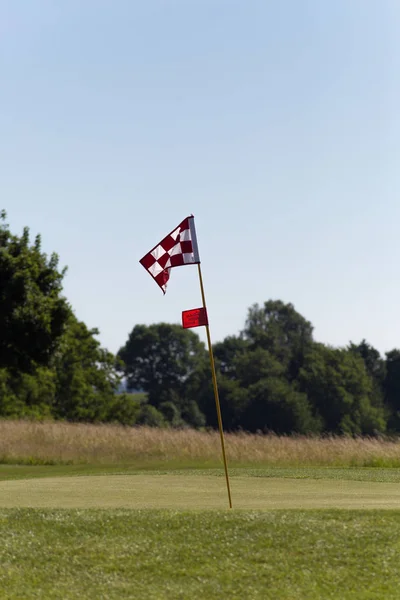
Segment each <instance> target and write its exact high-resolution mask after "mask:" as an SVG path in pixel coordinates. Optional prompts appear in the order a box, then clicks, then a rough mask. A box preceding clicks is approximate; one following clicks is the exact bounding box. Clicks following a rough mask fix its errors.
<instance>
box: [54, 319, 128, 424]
mask: <svg viewBox="0 0 400 600" xmlns="http://www.w3.org/2000/svg"><path fill="white" fill-rule="evenodd" d="M97 334H98V330H97V329H88V328H87V327H86V325H85V324H84V323H82V322H81V321H78V319H77V318H76V317H75V316H74V315H70V318H69V320H68V324H67V327H66V330H65V332H64V334H63V336H62V339H61V340H60V343H59V346H58V348H57V351H56V352H55V354H54V356H53V361H52V366H53V368H54V370H55V373H56V391H55V401H54V414H55V415H56V416H57V417H58V418H63V419H68V420H71V421H108V420H110V418H111V420H115V416H116V406H115V400H114V396H115V393H116V391H117V388H118V385H119V382H120V375H119V373H118V372H117V366H118V364H117V361H116V359H115V357H114V356H113V355H112V354H111V353H110V352H108V351H107V350H105V349H104V348H101V346H100V342H99V341H98V340H97V339H96V338H95V336H96V335H97ZM120 401H121V399H120ZM135 410H136V407H135V406H133V407H132V411H133V414H135ZM110 414H111V415H112V417H110ZM128 420H132V415H129V416H128Z"/></svg>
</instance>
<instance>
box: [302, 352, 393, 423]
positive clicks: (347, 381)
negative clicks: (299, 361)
mask: <svg viewBox="0 0 400 600" xmlns="http://www.w3.org/2000/svg"><path fill="white" fill-rule="evenodd" d="M299 383H300V389H301V391H303V392H304V393H305V394H306V395H307V397H308V401H309V402H310V404H311V406H312V409H313V412H314V414H315V415H316V416H317V417H318V418H320V419H321V420H322V424H323V430H324V431H330V432H334V433H347V434H372V433H374V431H383V430H384V429H385V418H384V411H383V408H382V407H381V406H379V405H375V404H374V393H373V391H374V390H373V381H372V378H371V377H370V376H369V374H368V372H367V370H366V368H365V364H364V361H363V359H362V358H361V357H360V356H359V355H357V354H356V353H354V352H352V351H351V350H347V349H336V348H329V347H327V346H324V345H323V344H314V346H313V348H312V349H311V350H310V351H309V352H308V353H307V355H306V359H305V364H304V366H303V367H302V369H301V370H300V376H299Z"/></svg>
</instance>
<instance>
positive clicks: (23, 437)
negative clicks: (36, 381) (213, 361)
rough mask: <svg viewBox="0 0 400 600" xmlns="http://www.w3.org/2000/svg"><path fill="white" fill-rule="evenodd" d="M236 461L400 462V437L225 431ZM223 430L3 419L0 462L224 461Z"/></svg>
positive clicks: (298, 463)
mask: <svg viewBox="0 0 400 600" xmlns="http://www.w3.org/2000/svg"><path fill="white" fill-rule="evenodd" d="M225 441H226V450H227V456H228V460H229V463H230V464H231V465H254V466H257V465H259V466H262V465H263V466H267V465H269V466H302V465H303V466H312V465H315V466H317V465H318V466H400V441H397V440H379V439H375V438H354V439H353V438H348V437H333V436H332V437H322V438H317V437H315V438H314V437H309V438H308V437H305V436H292V437H289V436H276V435H253V434H248V433H230V434H225ZM220 456H221V447H220V438H219V433H218V432H214V431H213V432H204V431H194V430H174V429H154V428H149V427H134V428H130V427H123V426H119V425H89V424H78V423H60V422H45V423H35V422H27V421H8V420H4V421H0V462H3V463H5V462H7V463H13V462H15V463H18V462H25V463H26V462H32V463H74V464H78V463H88V464H107V465H111V464H118V463H119V464H121V463H124V464H126V463H131V464H133V465H134V464H143V463H146V462H151V463H158V464H160V463H164V462H165V463H167V462H171V461H172V462H175V463H181V464H185V465H191V464H192V465H193V466H195V465H196V464H199V465H202V466H204V465H205V464H210V465H216V464H219V463H220Z"/></svg>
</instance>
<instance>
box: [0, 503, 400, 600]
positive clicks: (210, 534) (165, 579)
mask: <svg viewBox="0 0 400 600" xmlns="http://www.w3.org/2000/svg"><path fill="white" fill-rule="evenodd" d="M399 551H400V512H392V511H389V512H384V513H378V512H375V511H371V512H363V511H358V512H349V511H306V512H303V511H271V512H264V513H260V512H252V511H250V512H235V511H233V512H228V511H223V512H219V511H211V512H209V511H200V512H191V513H187V512H176V511H126V510H115V511H101V510H82V511H66V510H64V511H59V510H54V511H40V510H37V511H33V510H26V509H25V510H0V589H1V590H2V591H1V598H2V599H4V600H15V599H17V598H18V599H20V598H24V599H26V600H30V599H33V598H44V599H52V598H53V599H60V600H61V599H63V600H70V599H77V598H79V599H81V600H85V599H88V600H89V599H92V598H93V599H96V600H97V599H99V598H107V599H109V600H113V599H117V598H118V599H120V598H135V599H136V600H141V599H146V600H155V599H165V600H166V599H171V600H172V599H173V600H179V599H181V600H184V599H189V598H190V599H191V600H192V599H193V598H207V599H209V600H213V599H217V598H218V599H219V598H234V599H240V600H244V599H257V598H259V599H263V600H269V599H271V600H272V599H273V600H281V599H284V600H289V599H290V600H300V599H307V600H317V599H318V600H320V599H321V598H323V599H324V600H328V599H330V598H335V599H340V600H350V599H351V600H353V599H357V600H367V599H368V600H372V599H376V600H382V599H383V598H385V600H394V599H398V597H399V589H400V564H399V561H398V554H399Z"/></svg>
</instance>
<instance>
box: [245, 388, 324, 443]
mask: <svg viewBox="0 0 400 600" xmlns="http://www.w3.org/2000/svg"><path fill="white" fill-rule="evenodd" d="M248 394H249V403H248V406H247V408H246V411H245V413H244V415H243V427H244V428H245V429H246V430H248V431H253V432H254V431H257V430H261V431H264V432H268V431H274V432H275V433H278V434H287V433H303V434H306V433H318V432H319V431H320V430H321V420H320V418H319V417H318V416H315V415H313V414H312V410H311V407H310V404H309V402H308V399H307V396H306V394H304V393H301V392H299V391H297V390H296V389H295V388H294V387H293V386H292V385H291V384H290V383H289V382H288V381H287V380H285V379H282V378H276V377H270V378H263V379H260V380H259V381H257V382H256V383H254V384H252V385H250V387H249V389H248Z"/></svg>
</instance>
